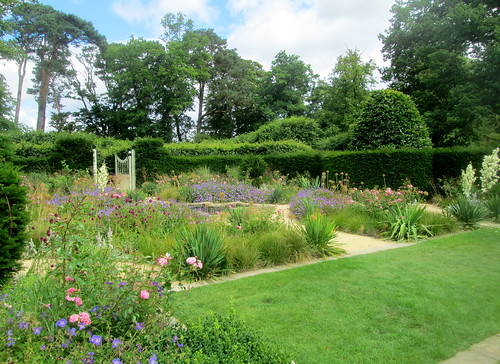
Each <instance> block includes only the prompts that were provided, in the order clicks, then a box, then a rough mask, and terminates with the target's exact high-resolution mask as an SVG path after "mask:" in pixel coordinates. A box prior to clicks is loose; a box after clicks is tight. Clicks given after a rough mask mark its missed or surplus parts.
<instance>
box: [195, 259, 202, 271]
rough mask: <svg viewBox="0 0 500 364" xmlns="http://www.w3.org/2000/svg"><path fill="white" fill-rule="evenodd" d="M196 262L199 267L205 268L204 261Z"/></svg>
mask: <svg viewBox="0 0 500 364" xmlns="http://www.w3.org/2000/svg"><path fill="white" fill-rule="evenodd" d="M196 264H197V265H198V269H202V268H203V263H202V262H201V261H200V260H198V261H197V262H196Z"/></svg>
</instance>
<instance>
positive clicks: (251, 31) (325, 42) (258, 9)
mask: <svg viewBox="0 0 500 364" xmlns="http://www.w3.org/2000/svg"><path fill="white" fill-rule="evenodd" d="M40 2H41V3H42V4H45V5H51V6H52V7H54V8H55V9H57V10H60V11H63V12H65V13H72V14H75V15H77V16H79V17H80V18H82V19H84V20H87V21H90V22H92V23H93V24H94V27H95V28H96V29H97V30H98V31H99V32H100V33H101V34H103V35H104V36H106V38H107V40H108V42H124V41H127V40H128V39H129V38H130V36H131V35H134V36H135V37H143V38H146V39H158V38H159V37H161V34H162V27H161V23H160V20H161V18H162V17H163V16H164V15H165V14H166V13H168V12H172V13H177V12H183V13H185V14H186V15H187V16H188V17H189V18H191V19H193V20H194V23H195V27H196V28H212V29H214V30H215V32H216V33H217V34H218V35H220V36H221V37H223V38H226V39H227V41H228V46H229V47H230V48H235V49H237V51H238V53H239V54H240V56H241V57H243V58H246V59H251V60H254V61H257V62H259V63H261V64H262V65H263V66H264V68H265V69H269V67H270V65H271V62H272V60H273V59H274V57H275V55H276V54H277V53H278V52H279V51H281V50H284V51H286V52H287V53H288V54H296V55H298V56H300V58H301V59H302V60H303V61H304V62H305V63H307V64H310V65H311V67H312V69H313V70H314V72H315V73H317V74H319V75H320V76H321V77H322V78H326V77H328V75H329V73H330V71H331V70H332V68H333V67H334V66H335V63H336V60H337V57H339V56H340V55H342V54H345V52H346V51H347V49H358V50H359V51H360V52H362V56H363V58H364V59H365V60H366V61H368V60H369V59H373V60H374V61H375V62H376V63H377V64H378V65H379V66H382V65H383V59H382V55H381V53H380V50H381V47H382V44H381V43H380V41H379V40H378V35H379V34H380V33H383V32H384V30H385V29H387V28H388V27H389V20H390V18H391V13H390V8H391V6H392V5H393V4H394V3H395V0H41V1H40ZM0 72H1V73H2V74H3V75H4V76H5V77H6V78H7V82H8V83H9V85H10V89H11V93H15V91H16V86H15V85H16V82H17V78H16V77H17V76H16V68H15V66H14V65H13V64H8V63H7V62H3V63H2V64H0ZM29 78H31V74H29V75H28V77H27V79H29ZM26 87H29V82H28V83H27V85H26ZM65 104H66V106H67V109H68V111H71V110H74V109H78V108H79V107H80V106H79V105H77V104H74V103H73V102H71V101H68V102H66V103H65ZM47 117H49V115H47ZM35 119H36V104H35V103H34V100H33V98H32V96H30V95H24V98H23V103H22V112H21V122H23V123H25V124H27V125H28V126H31V127H33V126H34V125H35V122H34V120H35Z"/></svg>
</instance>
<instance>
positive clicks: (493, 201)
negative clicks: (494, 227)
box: [484, 194, 500, 222]
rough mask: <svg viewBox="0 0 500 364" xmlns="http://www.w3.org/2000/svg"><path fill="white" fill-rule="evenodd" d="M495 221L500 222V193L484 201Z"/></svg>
mask: <svg viewBox="0 0 500 364" xmlns="http://www.w3.org/2000/svg"><path fill="white" fill-rule="evenodd" d="M484 204H485V206H486V207H487V208H488V210H489V212H490V217H491V218H492V219H493V221H494V222H500V195H499V194H496V195H493V196H491V197H489V198H488V199H487V200H486V201H484Z"/></svg>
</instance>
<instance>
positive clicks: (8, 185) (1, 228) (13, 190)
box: [0, 161, 29, 286]
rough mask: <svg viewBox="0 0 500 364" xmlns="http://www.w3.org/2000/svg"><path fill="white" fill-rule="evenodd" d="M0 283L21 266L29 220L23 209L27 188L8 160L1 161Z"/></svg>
mask: <svg viewBox="0 0 500 364" xmlns="http://www.w3.org/2000/svg"><path fill="white" fill-rule="evenodd" d="M0 166H1V168H0V242H1V244H0V286H1V285H3V284H4V283H5V282H6V281H7V280H8V279H9V278H10V277H11V276H12V274H13V273H14V272H16V271H17V270H18V269H19V268H20V263H19V259H20V258H21V255H22V252H23V249H24V245H25V243H26V240H25V239H26V235H25V228H26V224H27V223H28V221H29V216H28V213H27V212H26V203H27V199H26V194H27V189H26V188H25V187H22V186H21V178H20V177H19V175H18V173H17V171H16V169H15V168H14V166H13V165H12V164H10V163H9V162H4V161H0Z"/></svg>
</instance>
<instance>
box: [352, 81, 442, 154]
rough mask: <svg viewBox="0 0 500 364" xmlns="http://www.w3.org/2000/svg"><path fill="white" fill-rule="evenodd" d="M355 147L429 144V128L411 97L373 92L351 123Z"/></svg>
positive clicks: (422, 145) (376, 147)
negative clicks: (354, 122)
mask: <svg viewBox="0 0 500 364" xmlns="http://www.w3.org/2000/svg"><path fill="white" fill-rule="evenodd" d="M352 145H353V147H354V149H379V148H403V147H410V148H425V147H431V146H432V144H431V139H430V137H429V131H428V130H427V128H426V126H425V123H424V121H423V119H422V117H421V116H420V113H419V112H418V109H417V107H416V105H415V103H414V102H413V101H412V99H411V98H410V96H408V95H405V94H403V93H402V92H399V91H394V90H376V91H372V93H371V95H370V97H369V98H368V100H367V102H366V104H365V105H364V107H363V109H362V110H361V115H360V118H359V121H358V123H357V124H356V125H355V126H354V131H353V142H352Z"/></svg>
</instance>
